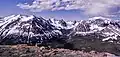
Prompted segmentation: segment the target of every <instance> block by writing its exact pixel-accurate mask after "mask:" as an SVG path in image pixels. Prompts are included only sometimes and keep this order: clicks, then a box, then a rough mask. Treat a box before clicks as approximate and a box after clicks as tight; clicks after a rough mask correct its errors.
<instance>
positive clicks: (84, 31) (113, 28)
mask: <svg viewBox="0 0 120 57" xmlns="http://www.w3.org/2000/svg"><path fill="white" fill-rule="evenodd" d="M72 34H75V35H82V36H85V35H88V34H99V35H100V36H103V37H104V38H103V39H102V41H107V40H117V39H118V37H119V36H120V23H119V21H117V20H112V19H108V18H103V17H94V18H90V19H89V20H84V21H82V22H80V23H79V25H78V26H76V27H75V28H74V33H72ZM98 38H99V36H98Z"/></svg>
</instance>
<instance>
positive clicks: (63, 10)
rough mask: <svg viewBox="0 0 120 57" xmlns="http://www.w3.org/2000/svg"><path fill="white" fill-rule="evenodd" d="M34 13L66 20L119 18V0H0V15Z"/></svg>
mask: <svg viewBox="0 0 120 57" xmlns="http://www.w3.org/2000/svg"><path fill="white" fill-rule="evenodd" d="M11 14H25V15H29V14H34V15H37V16H43V17H44V18H52V17H54V18H57V19H66V20H80V19H87V18H89V17H94V16H103V17H109V18H114V19H116V18H119V17H120V16H119V15H120V0H1V1H0V16H7V15H11Z"/></svg>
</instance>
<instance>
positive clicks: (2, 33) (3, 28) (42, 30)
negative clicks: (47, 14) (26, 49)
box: [0, 15, 62, 43]
mask: <svg viewBox="0 0 120 57" xmlns="http://www.w3.org/2000/svg"><path fill="white" fill-rule="evenodd" d="M60 35H62V33H61V32H60V31H59V30H57V29H56V28H55V27H54V26H53V25H51V24H50V23H49V22H48V21H47V20H45V19H43V18H42V17H39V18H38V17H35V16H32V15H31V16H24V15H12V16H8V17H5V18H4V22H2V23H0V39H1V40H0V41H1V42H2V41H3V42H4V41H8V39H9V40H12V41H13V42H15V43H19V42H20V43H34V42H38V43H42V42H45V41H48V40H50V39H52V38H58V37H59V36H60Z"/></svg>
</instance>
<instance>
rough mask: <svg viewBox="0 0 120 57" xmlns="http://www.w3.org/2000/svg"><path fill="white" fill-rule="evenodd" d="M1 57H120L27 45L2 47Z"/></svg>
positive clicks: (0, 48) (105, 53)
mask: <svg viewBox="0 0 120 57" xmlns="http://www.w3.org/2000/svg"><path fill="white" fill-rule="evenodd" d="M0 57H119V56H115V55H113V54H110V53H107V52H95V51H90V52H84V51H76V50H69V49H60V48H57V49H53V48H46V47H36V46H27V45H0Z"/></svg>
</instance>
